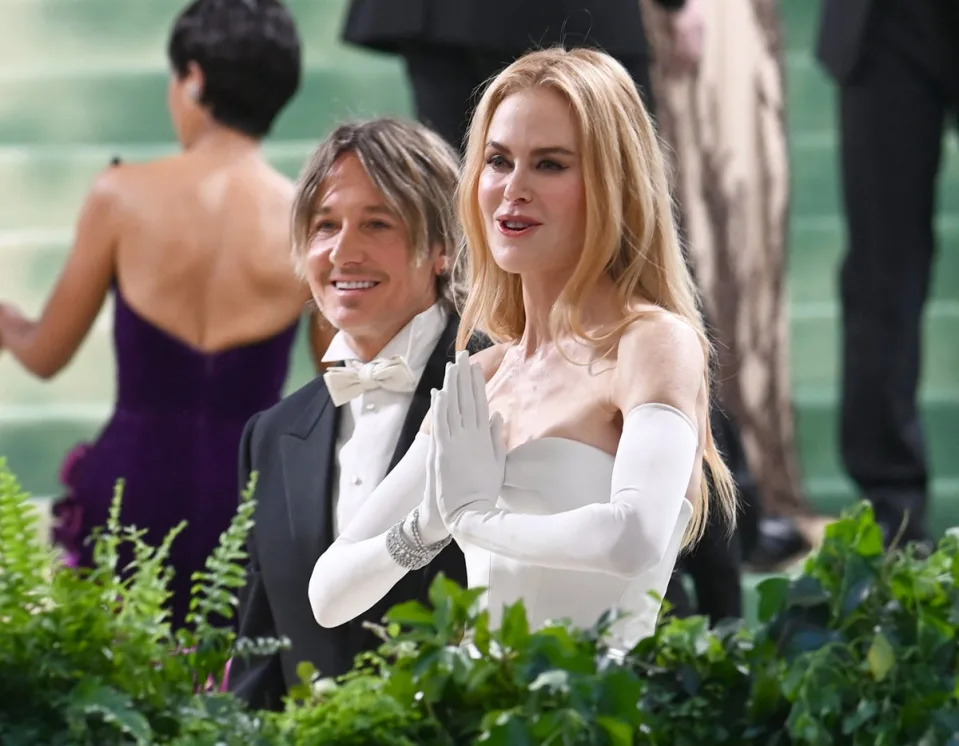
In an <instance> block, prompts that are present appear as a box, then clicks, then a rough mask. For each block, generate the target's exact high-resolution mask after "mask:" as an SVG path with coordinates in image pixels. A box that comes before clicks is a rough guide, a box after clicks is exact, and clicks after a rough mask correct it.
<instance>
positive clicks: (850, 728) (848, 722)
mask: <svg viewBox="0 0 959 746" xmlns="http://www.w3.org/2000/svg"><path fill="white" fill-rule="evenodd" d="M876 712H878V708H877V707H876V703H875V702H873V701H871V700H868V699H864V700H862V701H861V702H860V703H859V707H857V708H856V711H855V712H854V713H853V714H852V715H847V716H846V717H845V718H843V721H842V732H843V733H844V734H845V735H847V736H848V735H849V734H850V733H853V732H854V731H856V730H857V729H858V728H860V727H861V726H862V725H863V724H865V723H866V722H868V721H869V720H872V718H873V716H874V715H875V714H876Z"/></svg>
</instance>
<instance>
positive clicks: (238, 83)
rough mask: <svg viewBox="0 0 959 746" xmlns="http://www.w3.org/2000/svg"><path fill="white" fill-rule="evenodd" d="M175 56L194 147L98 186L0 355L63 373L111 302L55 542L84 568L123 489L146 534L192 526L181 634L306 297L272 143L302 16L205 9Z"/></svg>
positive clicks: (180, 107) (1, 307) (178, 556)
mask: <svg viewBox="0 0 959 746" xmlns="http://www.w3.org/2000/svg"><path fill="white" fill-rule="evenodd" d="M169 57H170V62H171V65H172V76H171V80H170V87H169V107H170V113H171V116H172V120H173V125H174V128H175V130H176V133H177V137H178V139H179V141H180V143H181V145H182V148H183V149H182V152H180V153H179V154H177V155H174V156H172V157H169V158H163V159H161V160H157V161H153V162H149V163H142V164H135V165H134V164H130V165H114V166H113V167H111V168H109V169H107V170H105V171H104V172H103V173H102V174H100V175H99V176H98V178H97V179H96V181H95V183H94V185H93V187H92V189H91V191H90V194H89V196H88V198H87V200H86V204H85V205H84V207H83V211H82V214H81V216H80V219H79V224H78V226H77V229H76V237H75V242H74V245H73V248H72V250H71V251H70V254H69V258H68V259H67V262H66V266H65V267H64V269H63V271H62V273H61V275H60V277H59V279H58V280H57V283H56V286H55V287H54V289H53V291H52V294H51V295H50V297H49V299H48V301H47V303H46V306H45V308H44V310H43V312H42V315H41V316H40V318H39V319H38V320H36V321H34V320H31V319H27V318H25V317H24V316H22V315H20V314H19V313H18V312H17V311H16V310H15V309H14V308H13V307H11V306H10V305H6V304H0V348H2V349H5V350H8V351H9V352H10V353H12V354H13V356H14V357H15V358H16V359H17V360H18V361H19V362H20V363H21V364H22V365H23V366H24V367H25V368H26V369H28V370H29V371H31V372H32V373H34V374H35V375H37V376H39V377H41V378H49V377H52V376H54V375H56V374H57V373H58V372H59V371H60V370H61V369H63V368H64V366H66V365H67V364H68V363H69V362H70V359H71V358H72V357H73V355H74V353H75V352H76V351H77V349H78V347H79V346H80V344H81V343H82V342H83V340H84V338H85V337H86V335H87V333H88V332H89V330H90V328H91V325H92V324H93V322H94V319H95V318H96V317H97V314H98V312H99V311H100V308H101V306H102V305H103V303H104V301H105V300H106V298H107V296H108V295H109V294H111V293H112V295H113V300H114V309H115V318H114V345H115V349H116V356H117V372H118V381H117V401H116V406H115V409H114V412H113V415H112V417H111V418H110V420H109V422H108V423H107V425H106V427H105V428H104V430H103V431H102V433H101V434H100V436H99V438H98V439H97V440H96V442H95V443H92V444H87V445H85V446H83V447H81V448H79V449H77V450H76V451H74V452H73V453H71V454H70V456H69V457H68V459H67V462H66V463H65V466H64V469H63V474H64V481H65V482H66V483H67V486H68V488H69V494H68V497H67V498H66V499H65V500H63V501H62V502H61V503H60V504H59V505H58V506H57V508H56V512H57V514H58V517H59V518H60V523H59V530H58V532H57V538H58V540H59V541H60V542H61V543H62V544H63V545H64V548H65V550H66V551H67V556H68V561H71V562H73V563H75V564H78V565H81V566H83V565H88V564H89V563H90V560H91V554H92V552H91V547H90V545H89V542H85V541H84V540H85V539H86V538H87V537H88V536H89V534H90V531H91V529H92V528H94V527H95V526H98V525H102V524H103V523H104V522H105V519H106V516H107V510H108V507H109V504H110V501H111V498H112V494H113V489H114V485H115V483H116V481H117V480H118V479H120V478H122V479H124V480H125V490H124V503H123V510H122V513H121V521H123V522H124V523H127V524H135V525H136V526H138V527H139V528H142V529H147V540H148V541H150V542H152V543H159V542H160V541H161V540H162V538H163V536H164V535H165V534H166V533H167V532H168V531H169V530H170V529H171V528H172V527H174V526H175V525H176V524H178V523H179V522H180V521H182V520H186V521H187V523H188V525H187V528H186V529H185V531H184V532H183V533H182V534H180V536H179V538H178V539H177V540H176V542H175V543H174V545H173V550H172V556H171V561H172V565H173V568H174V571H175V577H174V580H173V598H172V600H171V609H172V612H173V619H174V622H175V623H176V624H180V623H182V621H183V618H184V615H185V613H186V611H187V608H188V602H189V590H190V585H191V582H190V575H191V574H192V573H193V571H195V570H197V569H200V568H201V567H202V566H203V563H204V561H205V558H206V557H207V555H208V554H209V553H210V551H211V550H212V549H213V547H214V546H215V544H216V543H217V541H218V537H219V535H220V533H221V532H222V531H223V530H224V529H225V528H226V526H227V525H228V523H229V521H230V518H231V517H232V515H233V514H234V513H235V511H236V505H237V496H238V490H239V485H238V484H237V470H236V452H237V446H238V443H239V439H240V434H241V431H242V428H243V425H244V423H245V422H246V421H247V419H248V418H249V417H250V416H251V415H252V414H254V413H255V412H257V411H259V410H262V409H265V408H267V407H269V406H271V405H272V404H273V403H275V402H276V401H277V400H278V399H279V397H280V395H281V391H282V387H283V384H284V381H285V379H286V375H287V370H288V366H289V359H290V350H291V345H292V342H293V339H294V336H295V333H296V327H297V323H298V320H299V318H300V316H301V315H302V314H303V311H304V306H305V303H306V302H307V299H308V290H307V289H306V287H305V285H304V284H303V283H302V282H301V281H300V279H299V278H297V277H296V275H295V273H294V270H293V269H292V264H291V262H290V259H289V235H288V223H289V215H290V206H291V199H292V196H293V186H292V184H291V183H290V182H289V180H288V179H287V178H285V177H284V176H283V175H281V174H280V173H278V172H277V171H275V170H274V169H273V168H272V167H271V166H270V165H269V163H267V161H266V159H265V158H264V156H263V153H262V150H261V147H260V140H261V138H262V137H263V136H264V135H266V134H267V132H268V131H269V129H270V127H271V125H272V123H273V120H274V118H275V117H276V116H277V114H278V113H279V112H280V111H281V110H282V109H283V107H284V106H285V105H286V104H287V103H288V102H289V100H290V99H291V98H292V96H293V94H294V93H295V92H296V90H297V88H298V87H299V83H300V75H301V65H300V41H299V38H298V34H297V30H296V27H295V24H294V21H293V18H292V17H291V15H290V14H289V12H288V11H287V9H286V8H285V7H284V6H283V5H282V4H281V2H279V0H245V1H244V2H236V0H197V1H196V2H194V3H192V4H191V5H190V6H189V7H187V8H186V9H185V10H184V11H183V12H182V14H181V15H180V16H179V17H178V19H177V20H176V22H175V24H174V26H173V30H172V34H171V37H170V42H169ZM313 326H316V325H313ZM316 344H322V340H319V339H317V340H316Z"/></svg>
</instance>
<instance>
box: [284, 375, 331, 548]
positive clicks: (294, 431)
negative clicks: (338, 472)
mask: <svg viewBox="0 0 959 746" xmlns="http://www.w3.org/2000/svg"><path fill="white" fill-rule="evenodd" d="M337 420H338V417H337V409H336V407H334V406H333V402H332V401H331V400H330V394H329V392H328V391H327V389H326V386H325V385H324V384H323V383H322V381H318V386H317V391H316V395H315V396H314V397H313V399H312V401H311V402H310V404H309V406H307V407H306V408H305V409H304V410H303V413H302V414H301V415H300V417H298V418H297V420H296V422H295V423H294V425H293V427H292V428H291V429H290V430H289V431H288V432H286V433H284V434H283V436H282V440H281V446H280V448H281V453H282V458H283V481H284V486H285V490H286V507H287V518H288V520H289V526H290V535H291V536H292V537H293V542H294V546H295V547H296V549H297V550H298V551H302V552H303V554H304V555H305V556H306V557H308V558H310V560H309V561H310V562H315V561H316V558H317V557H319V556H320V555H321V554H322V553H323V552H324V551H325V550H326V548H327V547H328V546H329V545H330V544H331V543H332V542H333V514H332V510H331V497H332V493H331V486H332V483H333V482H332V480H333V473H334V464H333V457H334V456H333V454H334V449H335V443H336V423H337Z"/></svg>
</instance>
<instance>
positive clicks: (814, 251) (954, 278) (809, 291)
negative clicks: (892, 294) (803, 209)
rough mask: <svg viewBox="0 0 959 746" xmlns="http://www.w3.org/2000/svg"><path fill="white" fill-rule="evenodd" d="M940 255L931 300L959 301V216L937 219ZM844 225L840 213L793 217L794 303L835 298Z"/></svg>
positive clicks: (791, 272)
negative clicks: (837, 214) (818, 216)
mask: <svg viewBox="0 0 959 746" xmlns="http://www.w3.org/2000/svg"><path fill="white" fill-rule="evenodd" d="M936 223H937V228H936V232H937V235H938V239H939V242H938V246H937V250H938V253H937V256H936V261H935V267H934V271H933V277H932V289H931V293H930V300H937V299H938V300H951V301H956V300H959V215H957V214H951V215H940V216H939V218H938V220H937V221H936ZM845 236H846V231H845V226H844V224H843V223H842V222H841V220H840V218H839V216H835V217H828V218H817V217H803V216H799V217H796V218H794V219H793V221H792V224H791V226H790V232H789V259H788V270H787V272H788V282H789V298H790V300H791V301H792V302H793V303H802V302H809V301H833V300H834V299H835V298H836V295H837V292H838V285H837V282H838V276H839V268H840V264H841V262H842V257H843V253H844V252H845V241H846V237H845Z"/></svg>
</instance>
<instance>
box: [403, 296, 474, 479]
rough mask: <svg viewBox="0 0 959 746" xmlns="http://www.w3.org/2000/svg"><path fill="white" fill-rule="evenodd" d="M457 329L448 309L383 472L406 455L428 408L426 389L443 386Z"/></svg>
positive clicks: (453, 355)
mask: <svg viewBox="0 0 959 746" xmlns="http://www.w3.org/2000/svg"><path fill="white" fill-rule="evenodd" d="M458 329H459V317H457V316H456V315H455V314H452V313H451V314H450V315H449V319H448V320H447V322H446V328H445V329H444V330H443V334H442V335H440V339H439V342H437V343H436V347H434V348H433V352H432V354H431V355H430V359H429V360H428V361H427V363H426V368H425V369H424V370H423V375H422V376H420V382H419V384H418V385H417V387H416V391H414V392H413V400H412V401H411V402H410V408H409V410H407V413H406V419H405V420H403V427H402V429H401V430H400V437H399V438H398V439H397V441H396V448H395V449H394V451H393V457H392V458H391V459H390V465H389V469H387V473H389V472H390V471H392V470H393V467H394V466H396V465H397V464H398V463H399V462H400V459H402V458H403V456H405V455H406V452H407V451H408V450H409V448H410V446H411V445H412V444H413V441H414V440H415V439H416V433H418V432H419V430H420V426H421V425H422V424H423V418H424V417H426V413H427V412H429V410H430V391H431V390H432V389H441V388H443V378H444V377H445V375H446V364H447V363H448V362H452V361H453V359H454V358H455V357H456V332H457V330H458Z"/></svg>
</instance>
